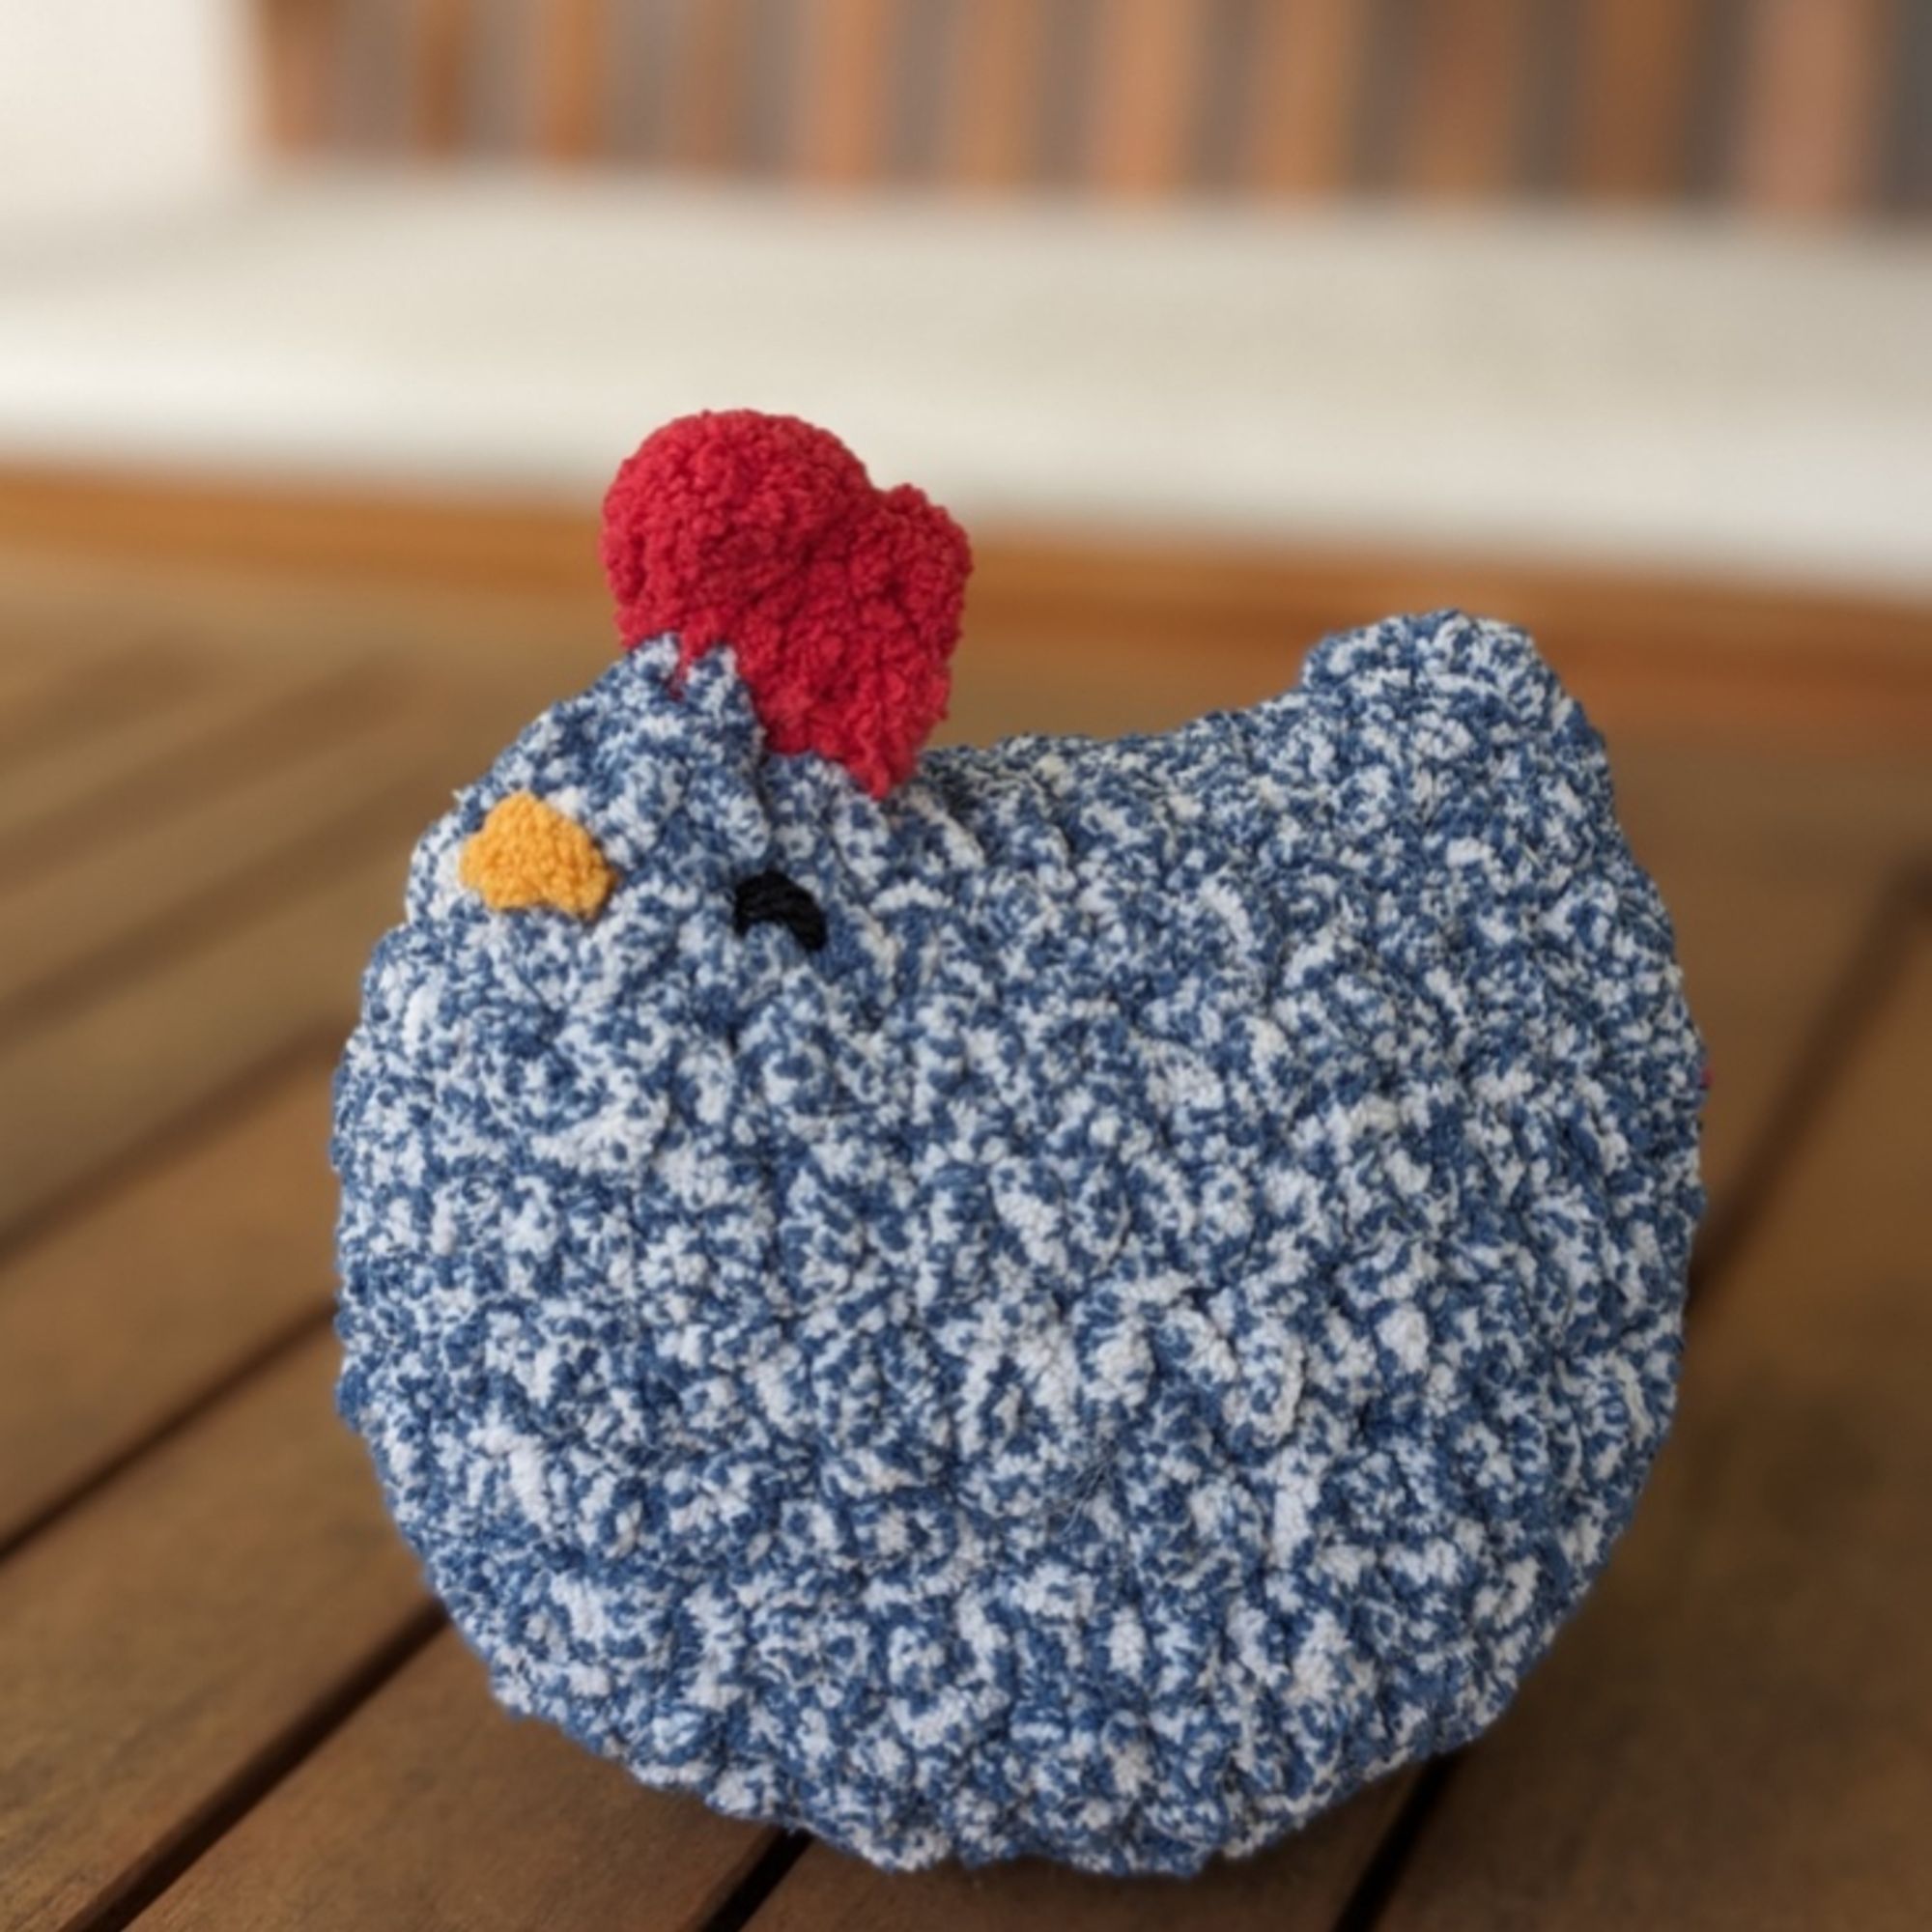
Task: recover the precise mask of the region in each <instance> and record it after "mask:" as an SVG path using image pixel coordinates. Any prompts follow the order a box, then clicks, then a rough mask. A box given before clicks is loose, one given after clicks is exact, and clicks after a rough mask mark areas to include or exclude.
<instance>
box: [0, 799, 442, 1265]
mask: <svg viewBox="0 0 1932 1932" xmlns="http://www.w3.org/2000/svg"><path fill="white" fill-rule="evenodd" d="M438 789H439V788H438V787H437V786H436V785H434V784H433V783H427V782H424V783H420V784H412V787H411V790H410V791H409V792H408V793H407V794H402V795H398V796H397V797H395V798H393V799H386V800H384V801H382V804H383V806H384V810H386V811H387V812H388V813H389V821H388V823H387V824H386V825H383V826H380V827H378V828H376V829H375V831H374V832H373V833H372V834H371V837H370V838H369V841H368V843H367V844H366V845H364V846H363V848H362V850H361V851H359V852H356V853H354V854H350V855H346V856H344V858H343V862H342V868H341V869H340V870H338V871H336V872H335V873H334V874H333V875H331V876H328V877H327V878H318V879H317V880H316V881H315V884H314V887H313V890H309V891H304V892H301V893H299V894H298V895H297V896H295V897H294V898H292V899H290V900H289V901H287V902H286V903H283V904H281V905H278V906H276V907H274V908H272V909H270V910H269V911H267V912H266V913H264V914H262V915H261V916H259V917H256V918H252V919H249V920H246V921H244V922H242V923H238V924H236V925H233V926H229V927H226V928H223V929H220V930H218V931H217V932H215V933H214V934H213V936H212V937H211V938H210V939H209V941H208V943H207V944H206V945H204V946H201V947H198V948H196V949H195V950H193V951H191V952H186V953H184V954H181V955H178V956H176V957H174V958H171V959H170V960H168V961H167V962H166V963H165V964H163V965H162V966H160V967H159V968H157V969H156V971H155V972H154V973H152V974H150V975H147V976H144V977H142V978H140V979H138V980H134V981H132V982H131V983H128V984H127V985H125V986H122V987H120V988H118V989H117V990H116V991H114V992H113V993H112V994H110V995H109V996H107V997H106V998H103V999H102V1000H100V1001H99V1002H98V1003H96V1004H95V1005H92V1006H89V1007H86V1008H83V1009H81V1010H79V1011H78V1012H75V1013H71V1014H68V1015H64V1016H63V1017H62V1018H60V1019H59V1020H57V1021H56V1022H54V1023H53V1024H51V1025H48V1026H45V1027H43V1028H40V1029H38V1030H37V1031H35V1032H33V1033H31V1034H29V1035H27V1036H26V1037H24V1038H21V1039H18V1040H16V1041H14V1043H13V1044H11V1045H9V1046H6V1047H4V1048H0V1094H4V1095H5V1096H6V1104H5V1105H4V1107H0V1231H6V1230H9V1229H13V1228H15V1227H16V1226H17V1225H18V1224H20V1223H23V1222H25V1221H27V1220H28V1219H29V1218H30V1217H32V1216H34V1215H37V1214H39V1213H42V1212H44V1211H46V1210H47V1209H48V1208H51V1207H52V1205H53V1204H54V1203H55V1202H56V1201H58V1200H59V1199H60V1198H61V1197H62V1196H63V1195H64V1194H66V1193H68V1192H70V1191H71V1189H73V1188H74V1187H76V1186H77V1185H78V1184H79V1183H80V1182H82V1181H83V1180H84V1179H86V1177H88V1176H89V1175H90V1174H94V1173H97V1172H99V1170H101V1169H103V1168H105V1167H107V1166H109V1165H111V1164H112V1163H113V1162H114V1161H116V1160H117V1159H119V1158H121V1157H123V1156H125V1155H127V1154H128V1152H129V1151H132V1150H133V1149H135V1148H136V1147H138V1146H140V1145H141V1144H142V1143H144V1142H146V1141H147V1140H149V1139H150V1138H151V1137H152V1136H153V1135H154V1134H156V1132H158V1131H159V1130H161V1129H162V1128H164V1127H165V1126H166V1125H167V1124H168V1122H170V1121H173V1120H175V1119H177V1118H179V1117H181V1116H182V1115H184V1114H185V1113H187V1112H189V1111H190V1110H192V1109H193V1108H194V1107H195V1106H197V1105H199V1104H202V1103H205V1102H206V1101H207V1100H208V1099H209V1098H210V1097H211V1096H213V1095H214V1094H219V1093H220V1092H221V1091H222V1090H223V1089H225V1088H227V1087H229V1086H231V1085H232V1084H233V1083H234V1082H235V1081H236V1080H238V1079H239V1078H241V1076H242V1075H244V1074H245V1073H246V1072H247V1071H248V1069H249V1068H251V1067H254V1066H257V1065H261V1064H262V1063H263V1062H264V1061H266V1060H268V1059H269V1058H270V1057H271V1056H272V1055H274V1054H275V1053H277V1052H278V1051H283V1050H286V1049H287V1048H289V1047H290V1046H291V1045H292V1044H293V1043H294V1042H296V1041H298V1040H301V1039H305V1038H308V1037H312V1036H315V1035H317V1034H319V1033H322V1032H325V1031H327V1030H330V1029H336V1030H341V1031H346V1030H347V1027H348V1023H349V1020H350V1018H351V1016H352V1015H353V1013H354V1010H355V988H356V983H357V976H358V973H359V971H360V968H361V964H362V961H363V959H364V957H365V956H366V954H367V952H368V949H369V947H370V945H371V944H372V943H373V941H374V940H375V938H376V936H377V934H378V933H379V932H381V931H382V930H383V928H384V926H385V925H388V924H392V923H394V922H395V920H396V919H397V917H398V916H399V914H400V911H401V903H402V876H403V867H404V860H405V857H406V855H407V852H408V849H409V843H410V838H411V837H412V833H413V831H414V830H415V829H416V828H417V827H418V826H419V825H420V824H421V823H422V822H424V821H425V820H426V819H427V817H428V815H429V812H430V810H433V809H434V806H435V803H436V800H435V797H434V794H435V793H436V791H437V790H438Z"/></svg>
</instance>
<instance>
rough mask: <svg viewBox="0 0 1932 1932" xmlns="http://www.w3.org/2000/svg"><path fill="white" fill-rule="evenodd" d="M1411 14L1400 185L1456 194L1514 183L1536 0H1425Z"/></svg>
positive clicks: (1476, 192)
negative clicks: (1532, 1)
mask: <svg viewBox="0 0 1932 1932" xmlns="http://www.w3.org/2000/svg"><path fill="white" fill-rule="evenodd" d="M1408 17H1409V22H1410V24H1409V32H1410V36H1411V43H1410V45H1409V47H1408V49H1407V58H1406V62H1405V71H1406V84H1405V87H1404V90H1403V94H1404V113H1403V117H1402V127H1401V137H1400V139H1399V141H1398V143H1397V185H1399V186H1400V187H1403V188H1406V190H1408V191H1409V192H1410V193H1413V194H1423V195H1443V196H1457V197H1460V196H1467V195H1486V194H1495V193H1499V192H1501V191H1502V190H1504V189H1506V188H1508V187H1510V186H1511V185H1513V184H1514V182H1515V179H1516V173H1517V165H1518V161H1519V158H1520V156H1519V134H1520V106H1521V99H1522V87H1523V81H1524V78H1525V75H1526V72H1527V69H1528V57H1529V45H1530V31H1531V27H1532V24H1533V21H1532V15H1531V10H1530V8H1529V6H1528V4H1527V0H1416V5H1414V6H1413V7H1412V8H1410V9H1409V10H1408Z"/></svg>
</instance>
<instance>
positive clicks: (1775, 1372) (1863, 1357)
mask: <svg viewBox="0 0 1932 1932" xmlns="http://www.w3.org/2000/svg"><path fill="white" fill-rule="evenodd" d="M1928 1082H1932V940H1924V939H1922V940H1921V944H1920V945H1919V947H1918V951H1917V954H1916V957H1915V958H1914V959H1913V960H1912V962H1911V965H1910V968H1909V971H1908V972H1907V973H1906V975H1905V976H1904V982H1903V984H1901V985H1900V986H1899V987H1898V988H1897V989H1896V991H1895V994H1894V997H1893V998H1892V999H1891V1000H1889V1002H1887V1004H1886V1006H1885V1008H1884V1009H1883V1012H1882V1015H1881V1018H1880V1021H1879V1023H1878V1024H1877V1025H1876V1026H1875V1027H1874V1028H1873V1029H1872V1031H1871V1033H1870V1034H1869V1035H1868V1037H1867V1038H1866V1040H1865V1042H1864V1044H1863V1045H1862V1047H1861V1050H1860V1051H1858V1053H1857V1054H1856V1056H1855V1058H1854V1060H1853V1062H1852V1064H1851V1065H1850V1066H1849V1067H1848V1069H1847V1077H1846V1079H1845V1080H1844V1082H1843V1084H1842V1086H1841V1087H1840V1089H1839V1091H1838V1092H1837V1093H1836V1094H1835V1095H1834V1096H1833V1100H1832V1103H1831V1105H1830V1107H1829V1109H1828V1111H1827V1113H1826V1115H1825V1116H1824V1118H1823V1119H1822V1120H1821V1121H1820V1122H1819V1123H1818V1127H1817V1130H1816V1132H1815V1134H1814V1136H1813V1138H1812V1140H1811V1141H1810V1143H1809V1145H1808V1147H1807V1149H1806V1151H1805V1152H1804V1157H1803V1158H1802V1159H1801V1160H1800V1162H1799V1163H1798V1165H1797V1167H1796V1169H1795V1170H1794V1172H1793V1173H1792V1175H1791V1178H1790V1180H1789V1183H1788V1184H1787V1186H1786V1187H1785V1188H1784V1189H1783V1191H1782V1193H1781V1195H1780V1197H1779V1199H1778V1200H1777V1202H1776V1204H1775V1206H1774V1208H1773V1209H1772V1211H1771V1212H1770V1214H1769V1215H1768V1216H1767V1217H1766V1219H1765V1220H1764V1222H1763V1223H1762V1225H1761V1226H1760V1227H1759V1229H1758V1230H1757V1231H1756V1234H1755V1236H1753V1237H1752V1238H1751V1239H1750V1240H1749V1241H1748V1243H1747V1248H1746V1249H1745V1251H1744V1252H1743V1253H1742V1254H1741V1256H1740V1258H1739V1264H1738V1267H1737V1269H1736V1271H1735V1274H1734V1277H1733V1279H1732V1281H1731V1283H1730V1285H1729V1288H1728V1290H1727V1291H1726V1292H1724V1293H1721V1294H1719V1297H1718V1298H1717V1301H1716V1304H1715V1306H1713V1307H1711V1308H1710V1309H1709V1310H1708V1311H1707V1313H1706V1315H1705V1317H1704V1319H1703V1322H1702V1326H1701V1332H1700V1334H1699V1336H1698V1340H1697V1345H1696V1347H1695V1348H1694V1349H1693V1350H1691V1352H1690V1361H1689V1365H1688V1368H1687V1373H1686V1377H1685V1382H1684V1390H1683V1405H1682V1414H1681V1420H1680V1421H1679V1424H1678V1428H1677V1432H1676V1435H1675V1436H1674V1437H1673V1439H1672V1441H1671V1443H1670V1444H1669V1446H1668V1447H1667V1448H1666V1449H1665V1451H1664V1454H1663V1456H1662V1459H1661V1461H1660V1464H1659V1468H1658V1473H1657V1477H1656V1479H1655V1481H1654V1483H1653V1485H1652V1488H1651V1491H1650V1493H1649V1494H1648V1495H1647V1497H1646V1498H1645V1501H1644V1503H1643V1506H1642V1508H1641V1509H1640V1511H1639V1512H1638V1518H1637V1521H1636V1523H1635V1525H1634V1528H1633V1530H1632V1532H1631V1534H1630V1536H1629V1537H1628V1539H1627V1540H1626V1541H1625V1543H1624V1544H1623V1546H1622V1547H1621V1548H1620V1549H1619V1551H1618V1554H1617V1556H1616V1558H1615V1560H1614V1561H1613V1562H1612V1564H1611V1565H1610V1567H1609V1570H1608V1571H1607V1573H1606V1574H1605V1578H1604V1581H1603V1583H1602V1585H1601V1586H1600V1588H1599V1591H1598V1593H1597V1595H1596V1597H1595V1598H1594V1599H1593V1600H1592V1601H1591V1603H1590V1604H1589V1605H1587V1606H1586V1607H1585V1608H1584V1610H1583V1611H1582V1612H1581V1613H1580V1614H1579V1616H1578V1617H1577V1621H1576V1623H1575V1624H1574V1625H1573V1626H1572V1627H1571V1628H1570V1629H1569V1630H1568V1631H1567V1632H1566V1633H1565V1634H1564V1635H1563V1637H1562V1638H1561V1639H1560V1641H1559V1642H1558V1644H1557V1645H1556V1648H1555V1650H1554V1651H1553V1652H1552V1654H1551V1656H1550V1658H1549V1660H1548V1662H1547V1663H1546V1664H1545V1665H1544V1666H1543V1668H1542V1670H1541V1671H1540V1672H1539V1673H1538V1674H1537V1676H1536V1677H1535V1678H1534V1679H1533V1680H1532V1681H1531V1683H1530V1685H1529V1687H1528V1689H1527V1690H1525V1692H1524V1694H1523V1696H1522V1698H1521V1700H1520V1703H1519V1705H1518V1706H1517V1708H1516V1709H1515V1710H1514V1711H1513V1712H1512V1713H1511V1714H1510V1716H1509V1717H1508V1718H1507V1719H1505V1720H1504V1722H1503V1723H1502V1725H1501V1726H1500V1727H1499V1728H1498V1729H1497V1730H1496V1731H1495V1732H1494V1733H1493V1734H1492V1736H1491V1738H1490V1739H1488V1740H1487V1741H1486V1742H1485V1743H1484V1744H1483V1745H1481V1746H1480V1747H1477V1748H1476V1749H1475V1750H1474V1751H1473V1752H1471V1754H1470V1755H1469V1757H1468V1758H1467V1759H1466V1760H1465V1762H1464V1763H1463V1765H1462V1766H1461V1767H1460V1768H1459V1770H1458V1772H1457V1774H1456V1775H1455V1776H1454V1777H1453V1778H1452V1779H1451V1780H1450V1782H1449V1784H1448V1786H1447V1789H1446V1793H1445V1796H1444V1799H1443V1803H1442V1804H1441V1806H1440V1807H1439V1809H1438V1811H1437V1813H1436V1814H1435V1817H1434V1818H1433V1819H1432V1821H1431V1823H1430V1824H1429V1826H1428V1828H1427V1829H1426V1831H1425V1833H1424V1834H1423V1836H1422V1839H1421V1841H1420V1843H1419V1845H1418V1847H1417V1850H1416V1854H1415V1857H1414V1859H1413V1861H1412V1862H1411V1863H1410V1864H1409V1866H1408V1867H1407V1869H1406V1872H1405V1874H1404V1878H1403V1883H1402V1884H1401V1886H1400V1888H1399V1889H1398V1890H1397V1892H1396V1894H1395V1897H1394V1899H1393V1902H1392V1906H1391V1909H1390V1911H1389V1912H1388V1914H1387V1916H1386V1917H1385V1918H1383V1919H1382V1920H1381V1921H1380V1923H1381V1925H1382V1926H1383V1927H1385V1928H1386V1932H1422V1928H1429V1927H1445V1928H1446V1927H1451V1926H1454V1927H1463V1926H1467V1925H1557V1924H1560V1925H1565V1926H1574V1927H1578V1928H1582V1927H1590V1926H1605V1927H1608V1926H1625V1925H1641V1924H1669V1925H1684V1926H1719V1925H1722V1926H1732V1925H1736V1926H1750V1927H1752V1928H1761V1932H1779V1928H1784V1927H1789V1928H1792V1932H1800V1928H1803V1929H1804V1932H1809V1929H1810V1928H1812V1927H1817V1926H1825V1925H1847V1926H1853V1925H1855V1926H1858V1927H1860V1928H1861V1932H1888V1929H1889V1928H1893V1927H1896V1928H1898V1932H1908V1928H1913V1929H1914V1932H1916V1928H1918V1927H1921V1926H1924V1925H1926V1924H1928V1923H1932V1841H1928V1839H1927V1836H1926V1833H1925V1820H1926V1817H1927V1815H1928V1811H1929V1810H1932V1764H1928V1759H1927V1754H1926V1740H1927V1738H1928V1737H1932V1620H1928V1619H1927V1617H1926V1615H1925V1604H1926V1602H1927V1600H1928V1596H1932V1539H1928V1538H1927V1537H1926V1535H1925V1498H1926V1495H1927V1493H1928V1492H1932V1407H1928V1406H1927V1404H1926V1402H1925V1390H1924V1380H1925V1376H1924V1365H1925V1363H1926V1361H1927V1360H1928V1359H1932V1272H1928V1264H1927V1248H1926V1243H1925V1205H1924V1204H1925V1177H1926V1175H1927V1174H1928V1173H1932V1117H1928V1115H1927V1112H1926V1107H1925V1093H1926V1089H1927V1085H1928Z"/></svg>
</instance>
